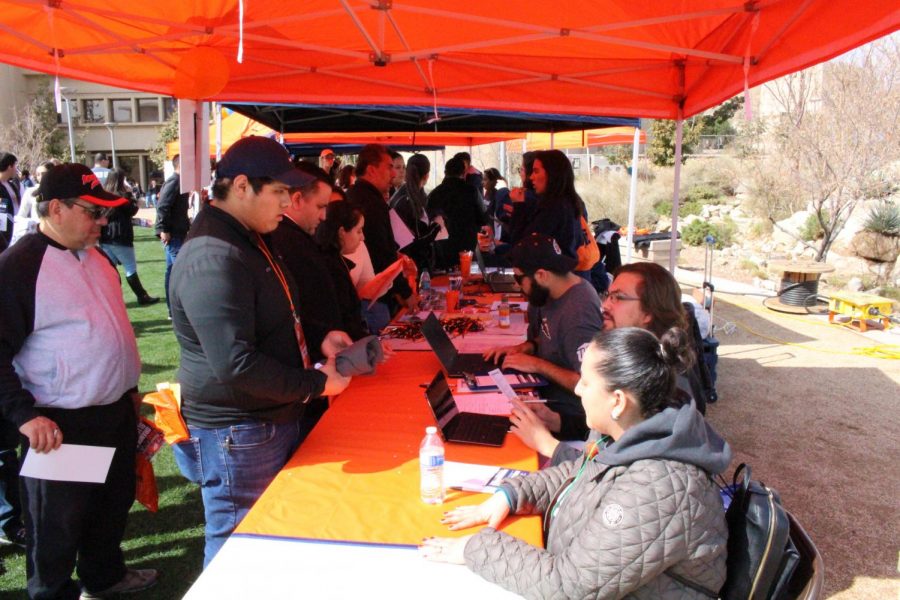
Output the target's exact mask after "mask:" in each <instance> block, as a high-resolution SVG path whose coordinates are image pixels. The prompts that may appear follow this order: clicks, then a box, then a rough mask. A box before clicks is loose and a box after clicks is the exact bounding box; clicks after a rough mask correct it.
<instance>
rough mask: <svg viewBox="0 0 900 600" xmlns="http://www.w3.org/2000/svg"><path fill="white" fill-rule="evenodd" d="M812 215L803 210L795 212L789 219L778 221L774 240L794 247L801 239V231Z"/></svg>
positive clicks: (773, 235) (773, 232)
mask: <svg viewBox="0 0 900 600" xmlns="http://www.w3.org/2000/svg"><path fill="white" fill-rule="evenodd" d="M810 214H811V213H810V212H808V211H805V210H801V211H798V212H795V213H794V214H792V215H791V216H790V217H788V218H787V219H784V220H781V221H778V222H777V223H776V224H775V229H774V231H772V240H773V241H775V242H777V243H781V244H785V245H787V246H791V245H793V244H794V243H795V242H796V241H797V240H798V239H799V238H800V230H801V229H802V228H803V225H804V224H805V223H806V220H807V219H808V218H809V215H810Z"/></svg>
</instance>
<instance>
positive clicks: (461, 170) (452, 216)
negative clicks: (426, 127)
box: [428, 157, 488, 267]
mask: <svg viewBox="0 0 900 600" xmlns="http://www.w3.org/2000/svg"><path fill="white" fill-rule="evenodd" d="M465 173H466V166H465V163H464V162H463V161H462V159H460V158H458V157H453V158H451V159H450V160H448V161H447V164H446V165H444V180H443V181H442V182H441V184H440V185H439V186H437V187H436V188H434V189H433V190H432V191H431V193H430V194H428V216H429V217H430V218H431V219H434V218H436V217H443V219H444V225H445V226H446V227H447V234H448V235H449V239H447V240H442V241H439V242H437V243H436V244H435V248H436V250H437V253H438V258H437V260H438V263H439V264H441V265H442V266H445V267H448V266H451V265H455V264H458V262H459V252H460V251H462V250H475V246H476V245H477V244H478V231H479V230H480V229H481V228H482V227H483V226H485V225H487V224H488V219H487V215H485V213H484V208H483V207H482V204H481V200H480V199H479V198H478V194H476V193H475V188H473V187H472V186H471V185H469V184H467V183H466V182H465Z"/></svg>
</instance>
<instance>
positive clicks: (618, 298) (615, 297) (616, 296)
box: [600, 291, 640, 304]
mask: <svg viewBox="0 0 900 600" xmlns="http://www.w3.org/2000/svg"><path fill="white" fill-rule="evenodd" d="M607 300H609V303H610V304H618V303H619V302H622V301H625V300H638V301H640V298H638V297H637V296H629V295H628V294H623V293H622V292H610V291H605V292H601V293H600V303H601V304H602V303H603V302H606V301H607Z"/></svg>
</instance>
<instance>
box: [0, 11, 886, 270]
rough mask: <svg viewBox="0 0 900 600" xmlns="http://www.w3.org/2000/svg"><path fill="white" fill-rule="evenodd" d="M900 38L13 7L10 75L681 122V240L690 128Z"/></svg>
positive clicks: (534, 14) (418, 17) (695, 20)
mask: <svg viewBox="0 0 900 600" xmlns="http://www.w3.org/2000/svg"><path fill="white" fill-rule="evenodd" d="M898 27H900V10H898V8H897V4H896V2H891V1H885V0H746V1H742V2H739V1H736V0H656V1H654V2H633V1H628V0H602V1H597V0H566V1H564V2H556V3H548V2H545V1H543V0H521V1H520V2H517V3H516V4H515V6H514V8H513V9H511V8H510V6H509V5H508V4H507V3H505V2H479V3H467V4H466V5H465V6H460V5H459V3H451V2H448V1H447V0H366V1H360V0H357V1H356V2H351V0H306V1H305V2H303V3H302V5H295V4H291V3H284V2H281V3H279V2H245V0H196V1H195V2H184V1H183V0H156V1H155V2H152V3H150V2H131V3H119V4H111V3H109V2H108V0H80V1H79V2H78V3H77V4H76V3H69V2H67V1H66V0H52V1H47V0H0V30H2V31H3V32H4V35H3V36H2V37H0V62H5V63H9V64H13V65H17V66H20V67H25V68H30V69H35V70H38V71H43V72H46V73H50V74H58V75H63V76H66V77H72V78H75V79H83V80H87V81H94V82H98V83H105V84H109V85H114V86H118V87H129V88H133V89H138V90H144V91H148V92H154V93H159V94H167V95H172V96H175V97H177V98H183V99H195V100H222V101H232V102H256V103H259V102H270V103H286V102H290V103H306V104H318V105H321V104H340V105H373V104H376V105H387V106H422V105H433V106H434V109H435V113H436V117H437V113H438V107H442V106H443V107H458V108H481V109H491V110H502V111H524V112H535V113H541V112H545V113H546V112H553V113H563V114H584V115H608V116H623V117H649V118H663V119H675V120H676V121H677V128H676V151H675V165H676V167H675V184H674V189H675V192H674V197H673V203H672V236H673V240H674V237H675V235H676V224H677V217H678V212H677V211H678V196H677V194H678V192H677V190H678V186H679V179H680V164H681V133H682V127H681V124H682V120H683V119H684V118H685V117H689V116H692V115H694V114H697V113H700V112H702V111H704V110H706V109H707V108H710V107H712V106H715V105H717V104H720V103H721V102H723V101H724V100H727V99H728V98H731V97H733V96H734V95H736V94H738V93H740V92H741V91H742V90H747V89H749V88H750V87H753V86H756V85H759V84H761V83H764V82H766V81H769V80H771V79H775V78H777V77H780V76H781V75H785V74H788V73H791V72H794V71H799V70H801V69H804V68H806V67H809V66H812V65H814V64H816V63H819V62H822V61H824V60H828V59H829V58H832V57H835V56H837V55H839V54H841V53H843V52H846V51H848V50H850V49H852V48H855V47H857V46H859V45H862V44H864V43H866V42H869V41H871V40H874V39H876V38H878V37H881V36H884V35H887V34H889V33H892V32H894V31H896V30H897V29H898ZM194 129H195V130H196V129H197V128H194ZM436 129H437V130H439V129H440V126H439V121H437V127H436ZM183 179H184V178H183ZM670 266H671V267H672V268H674V255H673V257H672V258H671V260H670Z"/></svg>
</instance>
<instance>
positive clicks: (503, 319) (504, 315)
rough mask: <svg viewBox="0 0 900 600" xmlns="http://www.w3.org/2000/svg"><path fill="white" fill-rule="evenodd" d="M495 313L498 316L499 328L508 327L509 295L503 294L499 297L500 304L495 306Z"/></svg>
mask: <svg viewBox="0 0 900 600" xmlns="http://www.w3.org/2000/svg"><path fill="white" fill-rule="evenodd" d="M497 313H498V316H499V317H500V328H501V329H509V326H510V322H509V296H508V295H507V294H503V296H501V297H500V305H499V306H498V307H497Z"/></svg>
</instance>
